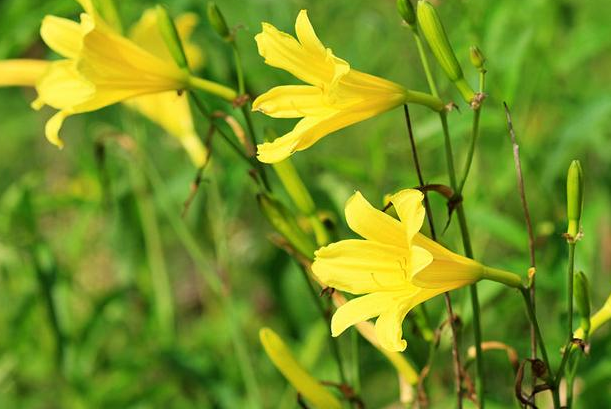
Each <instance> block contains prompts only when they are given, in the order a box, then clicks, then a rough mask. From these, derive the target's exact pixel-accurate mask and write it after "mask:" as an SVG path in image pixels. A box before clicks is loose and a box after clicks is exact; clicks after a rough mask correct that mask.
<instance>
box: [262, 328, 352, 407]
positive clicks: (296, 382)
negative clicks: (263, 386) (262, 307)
mask: <svg viewBox="0 0 611 409" xmlns="http://www.w3.org/2000/svg"><path fill="white" fill-rule="evenodd" d="M259 339H260V340H261V344H263V348H264V349H265V352H266V353H267V356H268V357H269V359H271V361H272V362H273V363H274V365H275V366H276V368H278V370H279V371H280V372H282V375H284V377H285V378H286V379H287V380H288V381H289V382H290V383H291V385H293V387H294V388H295V389H297V392H299V393H300V394H301V396H302V397H304V398H305V399H306V400H307V401H308V402H310V403H311V404H312V405H313V406H314V407H316V408H319V409H341V408H342V404H341V403H340V401H339V400H338V399H337V398H336V397H335V396H333V395H332V394H331V393H330V392H329V391H327V390H326V389H325V388H324V387H323V386H322V385H321V384H320V382H318V381H317V380H316V379H315V378H314V377H313V376H312V375H310V374H309V373H308V371H306V369H305V368H304V367H303V366H301V364H300V363H299V362H297V360H296V359H295V357H294V356H293V354H292V353H291V351H290V349H289V348H288V347H287V346H286V344H285V343H284V341H282V338H280V337H279V336H278V334H276V333H275V332H274V331H273V330H271V329H269V328H261V330H260V331H259Z"/></svg>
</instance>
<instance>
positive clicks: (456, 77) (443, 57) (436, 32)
mask: <svg viewBox="0 0 611 409" xmlns="http://www.w3.org/2000/svg"><path fill="white" fill-rule="evenodd" d="M416 14H417V16H418V26H419V27H420V29H421V30H422V33H423V34H424V37H425V38H426V41H427V42H428V44H429V47H430V48H431V51H432V52H433V55H434V56H435V58H436V59H437V62H438V63H439V65H440V66H441V68H442V69H443V70H444V71H445V73H446V75H447V76H448V78H450V80H451V81H452V82H453V83H454V85H455V86H456V88H458V91H460V94H461V95H462V97H463V99H464V100H465V101H466V102H468V103H471V101H472V100H473V97H475V92H474V91H473V89H472V88H471V86H470V85H469V84H468V83H467V81H466V80H465V78H464V75H463V72H462V68H461V67H460V64H459V63H458V60H457V59H456V55H455V54H454V50H453V49H452V46H451V45H450V41H449V40H448V36H447V35H446V32H445V29H444V27H443V24H442V23H441V20H440V19H439V15H438V14H437V10H435V7H433V5H432V4H431V3H429V2H428V1H426V0H420V1H418V8H417V11H416Z"/></svg>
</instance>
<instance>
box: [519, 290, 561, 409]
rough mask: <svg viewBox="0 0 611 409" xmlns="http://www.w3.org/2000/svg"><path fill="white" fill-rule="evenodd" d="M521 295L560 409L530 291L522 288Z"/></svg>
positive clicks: (554, 399) (555, 406)
mask: <svg viewBox="0 0 611 409" xmlns="http://www.w3.org/2000/svg"><path fill="white" fill-rule="evenodd" d="M520 293H521V294H522V298H523V299H524V303H525V305H526V312H527V313H528V318H529V320H530V322H531V323H532V324H533V326H534V327H535V335H536V336H537V341H538V342H539V349H540V350H541V357H542V358H543V363H544V364H545V366H546V367H547V383H548V384H549V385H550V387H551V388H552V389H551V392H552V398H553V402H554V408H555V409H559V408H560V395H559V393H558V388H557V386H556V384H555V382H554V376H553V372H552V367H551V365H550V362H549V356H548V355H547V349H546V347H545V341H544V340H543V335H542V334H541V329H540V328H539V322H538V321H537V316H536V314H535V309H534V306H533V304H532V302H531V299H530V294H529V292H528V289H526V288H525V287H522V288H520Z"/></svg>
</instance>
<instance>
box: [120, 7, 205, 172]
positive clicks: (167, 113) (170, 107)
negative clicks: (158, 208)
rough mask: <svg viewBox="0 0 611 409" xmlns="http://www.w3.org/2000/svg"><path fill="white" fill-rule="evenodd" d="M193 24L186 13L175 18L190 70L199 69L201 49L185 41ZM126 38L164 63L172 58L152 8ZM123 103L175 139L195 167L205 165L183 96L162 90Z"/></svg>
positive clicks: (201, 146) (203, 151) (187, 104)
mask: <svg viewBox="0 0 611 409" xmlns="http://www.w3.org/2000/svg"><path fill="white" fill-rule="evenodd" d="M196 24H197V16H196V15H195V14H193V13H186V14H183V15H181V16H178V17H177V18H176V29H177V30H178V34H179V36H180V38H181V40H182V43H183V46H184V49H185V54H186V55H187V60H188V62H189V67H190V68H191V69H192V70H196V69H198V68H200V67H201V66H202V64H203V61H204V57H203V54H202V52H201V50H200V49H199V48H198V47H197V46H196V45H195V44H193V43H191V42H190V41H189V37H190V36H191V33H192V32H193V29H194V28H195V26H196ZM129 38H130V39H131V40H132V41H134V42H135V43H136V44H138V45H139V46H141V47H142V48H144V49H145V50H147V51H148V52H150V53H151V54H154V55H156V56H158V57H160V58H162V59H164V60H170V59H171V58H172V57H171V55H170V53H169V51H168V49H167V47H166V46H165V43H164V41H163V38H162V36H161V33H160V32H159V30H158V27H157V14H156V13H155V10H154V9H149V10H147V11H145V12H144V14H143V15H142V17H141V18H140V20H139V21H138V22H137V23H136V24H135V25H134V26H133V27H132V28H131V29H130V33H129ZM124 102H125V104H126V105H127V106H129V107H131V108H134V109H136V110H137V111H139V112H140V113H141V114H142V115H144V116H146V117H147V118H148V119H150V120H151V121H153V122H155V123H156V124H158V125H159V126H160V127H162V128H163V129H165V130H166V131H167V132H168V133H169V134H170V135H172V136H174V137H176V138H177V139H178V140H179V141H180V143H181V144H182V146H183V147H184V149H185V150H186V151H187V153H188V154H189V156H190V157H191V161H192V162H193V164H194V165H195V166H197V167H202V166H203V165H204V164H205V163H206V160H207V158H208V150H207V149H206V147H205V146H204V145H203V143H202V142H201V139H200V137H199V136H198V135H197V133H196V132H195V127H194V125H193V118H192V116H191V109H190V107H189V100H188V98H187V95H186V93H182V94H178V93H177V92H175V91H166V92H161V93H156V94H149V95H142V96H139V97H136V98H131V99H128V100H126V101H124Z"/></svg>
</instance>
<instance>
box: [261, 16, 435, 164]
mask: <svg viewBox="0 0 611 409" xmlns="http://www.w3.org/2000/svg"><path fill="white" fill-rule="evenodd" d="M262 26H263V31H262V32H261V33H259V34H257V35H256V36H255V40H256V42H257V46H258V49H259V54H260V55H261V56H262V57H263V58H265V63H266V64H268V65H271V66H272V67H276V68H281V69H283V70H285V71H288V72H290V73H291V74H293V75H294V76H295V77H297V78H298V79H300V80H302V81H304V82H306V83H308V84H310V85H283V86H279V87H275V88H272V89H271V90H269V91H268V92H266V93H265V94H263V95H261V96H259V97H258V98H257V99H256V100H255V101H254V102H253V107H252V109H253V110H254V111H260V112H262V113H264V114H266V115H269V116H271V117H274V118H303V119H301V120H300V121H299V122H298V123H297V125H296V126H295V128H294V129H293V130H292V131H290V132H289V133H287V134H286V135H284V136H282V137H280V138H278V139H276V140H274V141H273V142H267V143H263V144H261V145H259V146H258V158H259V160H260V161H261V162H266V163H275V162H279V161H281V160H283V159H286V158H287V157H288V156H290V155H292V154H293V153H294V152H296V151H301V150H304V149H307V148H309V147H310V146H312V145H313V144H314V143H316V142H317V141H318V140H319V139H321V138H322V137H324V136H326V135H328V134H330V133H332V132H335V131H337V130H339V129H342V128H345V127H347V126H349V125H352V124H355V123H357V122H360V121H364V120H366V119H368V118H371V117H373V116H376V115H379V114H381V113H383V112H386V111H388V110H390V109H393V108H395V107H397V106H399V105H401V104H404V103H407V102H414V103H419V104H424V105H427V106H429V107H431V108H432V109H435V110H437V111H441V110H443V109H444V105H443V103H442V102H441V100H439V98H436V97H433V96H431V95H428V94H424V93H421V92H416V91H411V90H407V89H405V88H404V87H402V86H401V85H399V84H395V83H394V82H391V81H388V80H385V79H382V78H379V77H376V76H373V75H370V74H366V73H363V72H360V71H357V70H354V69H352V68H351V67H350V65H349V64H348V63H347V62H346V61H344V60H342V59H340V58H338V57H336V56H335V55H334V54H333V52H332V51H331V49H329V48H325V46H324V45H323V44H322V43H321V42H320V40H319V39H318V37H317V36H316V33H315V32H314V29H313V28H312V25H311V23H310V20H309V19H308V14H307V11H306V10H301V12H300V13H299V15H298V16H297V21H296V22H295V32H296V34H297V39H295V38H294V37H293V36H291V35H289V34H287V33H283V32H281V31H279V30H278V29H277V28H276V27H274V26H273V25H271V24H268V23H263V24H262Z"/></svg>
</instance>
